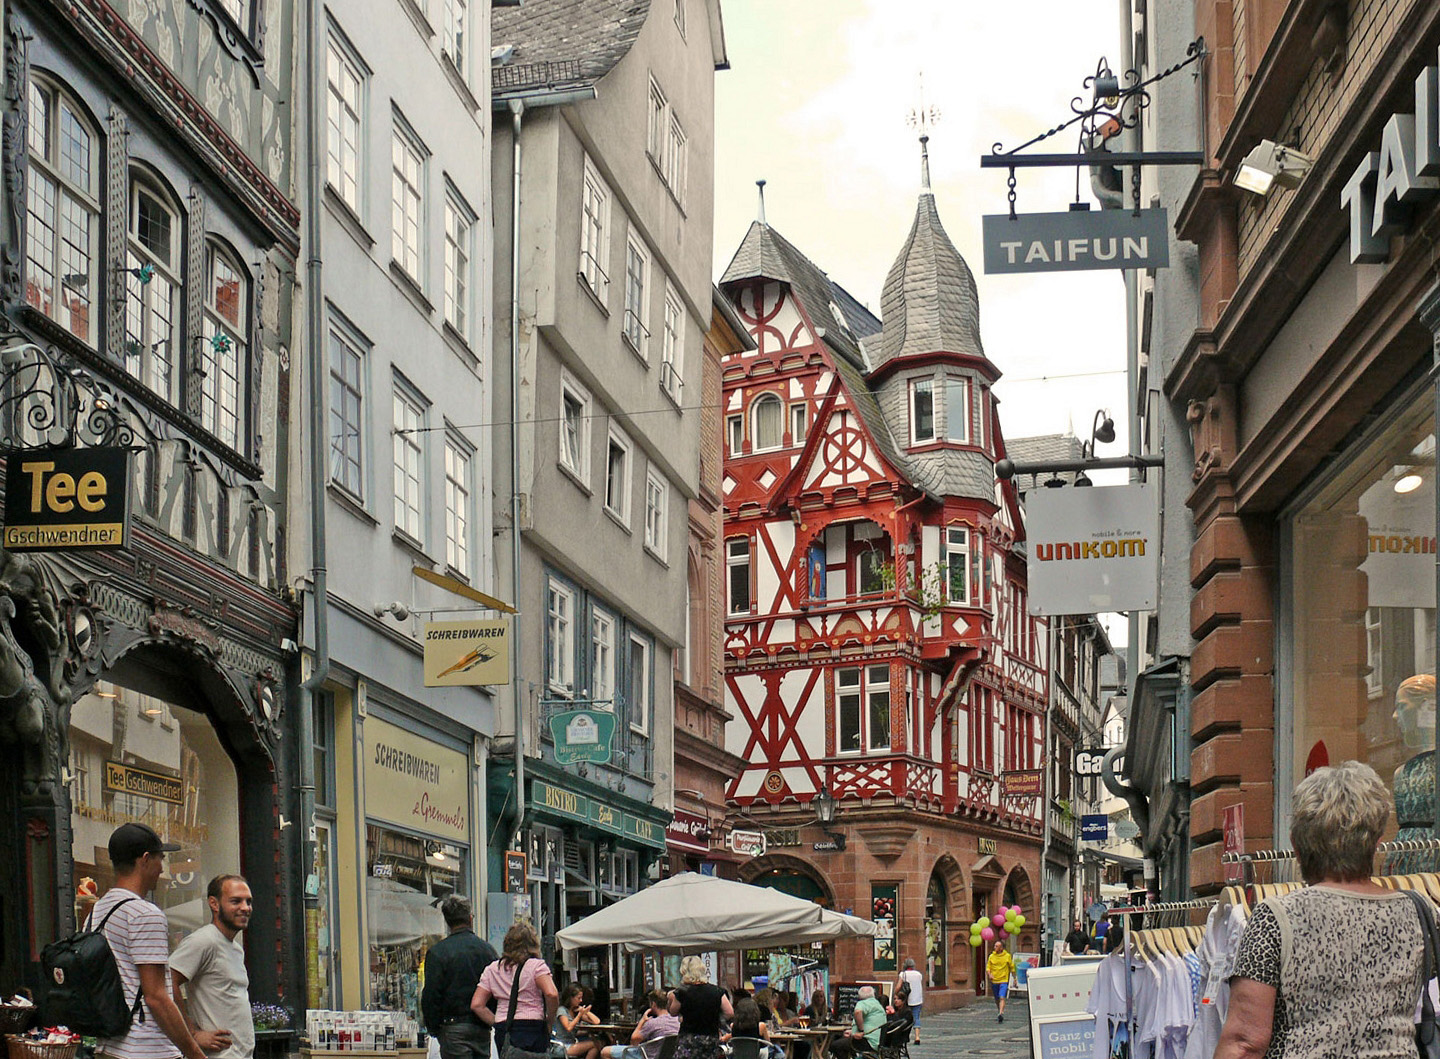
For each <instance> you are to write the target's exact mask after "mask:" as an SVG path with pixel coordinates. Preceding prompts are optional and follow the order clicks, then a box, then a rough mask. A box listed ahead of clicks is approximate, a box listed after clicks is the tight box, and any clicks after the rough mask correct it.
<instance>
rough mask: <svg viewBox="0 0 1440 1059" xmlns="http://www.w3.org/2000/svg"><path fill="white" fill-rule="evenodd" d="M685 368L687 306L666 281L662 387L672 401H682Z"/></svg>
mask: <svg viewBox="0 0 1440 1059" xmlns="http://www.w3.org/2000/svg"><path fill="white" fill-rule="evenodd" d="M684 370H685V306H684V305H683V304H681V302H680V295H679V293H677V292H676V290H675V288H674V287H673V286H672V285H671V284H670V281H669V280H666V281H665V337H664V342H663V343H662V344H661V350H660V389H662V390H664V391H665V394H666V396H668V397H669V398H670V399H671V400H672V401H675V402H676V403H677V404H678V403H679V401H680V389H681V387H682V386H684V385H685V383H684V380H683V379H682V378H681V374H682V373H683V372H684Z"/></svg>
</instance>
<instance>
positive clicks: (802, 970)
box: [721, 854, 835, 1004]
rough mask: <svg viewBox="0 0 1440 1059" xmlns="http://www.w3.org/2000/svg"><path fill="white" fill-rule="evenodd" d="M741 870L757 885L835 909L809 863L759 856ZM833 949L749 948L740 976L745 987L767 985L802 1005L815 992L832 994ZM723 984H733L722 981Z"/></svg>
mask: <svg viewBox="0 0 1440 1059" xmlns="http://www.w3.org/2000/svg"><path fill="white" fill-rule="evenodd" d="M747 868H748V869H749V870H748V871H744V870H742V872H741V875H742V878H744V880H745V881H746V882H749V883H752V884H754V885H755V886H768V887H770V888H771V889H773V890H779V891H780V892H781V893H787V894H789V895H790V896H792V897H798V898H800V899H801V900H804V901H813V902H815V903H816V904H818V905H821V906H823V907H825V908H833V907H834V906H835V898H834V895H833V893H832V892H831V891H830V889H829V888H828V887H827V886H826V885H825V881H824V879H823V878H822V877H821V876H820V874H819V873H818V872H817V871H816V870H815V869H814V868H812V867H811V866H810V865H809V864H806V863H805V862H804V861H802V860H800V859H798V858H796V857H788V856H785V855H783V854H778V855H771V856H767V857H760V858H758V859H756V860H755V861H752V862H751V863H750V864H749V865H747ZM831 952H832V946H830V945H826V946H824V947H823V948H821V949H816V948H814V947H813V946H810V945H789V946H782V947H778V948H773V949H748V950H746V951H745V952H744V953H742V963H741V966H740V967H739V968H738V971H739V975H738V977H739V978H740V979H741V980H742V982H743V983H744V984H746V985H749V984H751V983H754V984H756V985H760V984H765V985H769V986H770V988H772V989H776V990H780V991H784V992H790V993H794V994H796V997H797V998H798V999H799V1000H800V1001H801V1002H803V1003H806V1004H808V1003H809V1002H810V995H811V994H812V993H814V992H815V991H816V990H824V991H825V993H826V995H827V996H828V995H829V993H830V956H831ZM721 984H722V985H733V984H734V983H733V982H727V981H724V980H723V979H722V982H721Z"/></svg>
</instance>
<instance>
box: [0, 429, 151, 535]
mask: <svg viewBox="0 0 1440 1059" xmlns="http://www.w3.org/2000/svg"><path fill="white" fill-rule="evenodd" d="M5 483H6V489H5V532H4V537H3V540H4V545H5V547H6V548H7V549H9V550H10V551H14V552H36V551H71V550H76V549H104V548H123V547H124V546H125V542H126V532H127V530H128V529H129V524H130V452H129V450H127V449H120V448H93V449H34V450H30V451H26V452H16V453H11V454H10V455H9V456H8V457H7V458H6V461H5Z"/></svg>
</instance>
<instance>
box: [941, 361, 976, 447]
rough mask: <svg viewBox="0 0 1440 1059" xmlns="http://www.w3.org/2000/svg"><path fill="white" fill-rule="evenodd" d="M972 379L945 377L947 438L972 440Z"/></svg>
mask: <svg viewBox="0 0 1440 1059" xmlns="http://www.w3.org/2000/svg"><path fill="white" fill-rule="evenodd" d="M970 410H971V409H970V380H969V379H963V378H960V377H959V376H956V375H947V376H946V377H945V440H946V441H958V442H962V443H965V442H969V440H970Z"/></svg>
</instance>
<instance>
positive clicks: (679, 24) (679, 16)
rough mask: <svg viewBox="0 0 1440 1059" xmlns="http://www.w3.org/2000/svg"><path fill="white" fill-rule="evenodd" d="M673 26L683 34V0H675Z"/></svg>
mask: <svg viewBox="0 0 1440 1059" xmlns="http://www.w3.org/2000/svg"><path fill="white" fill-rule="evenodd" d="M675 28H676V29H678V30H679V31H680V36H682V37H683V36H685V0H675Z"/></svg>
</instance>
